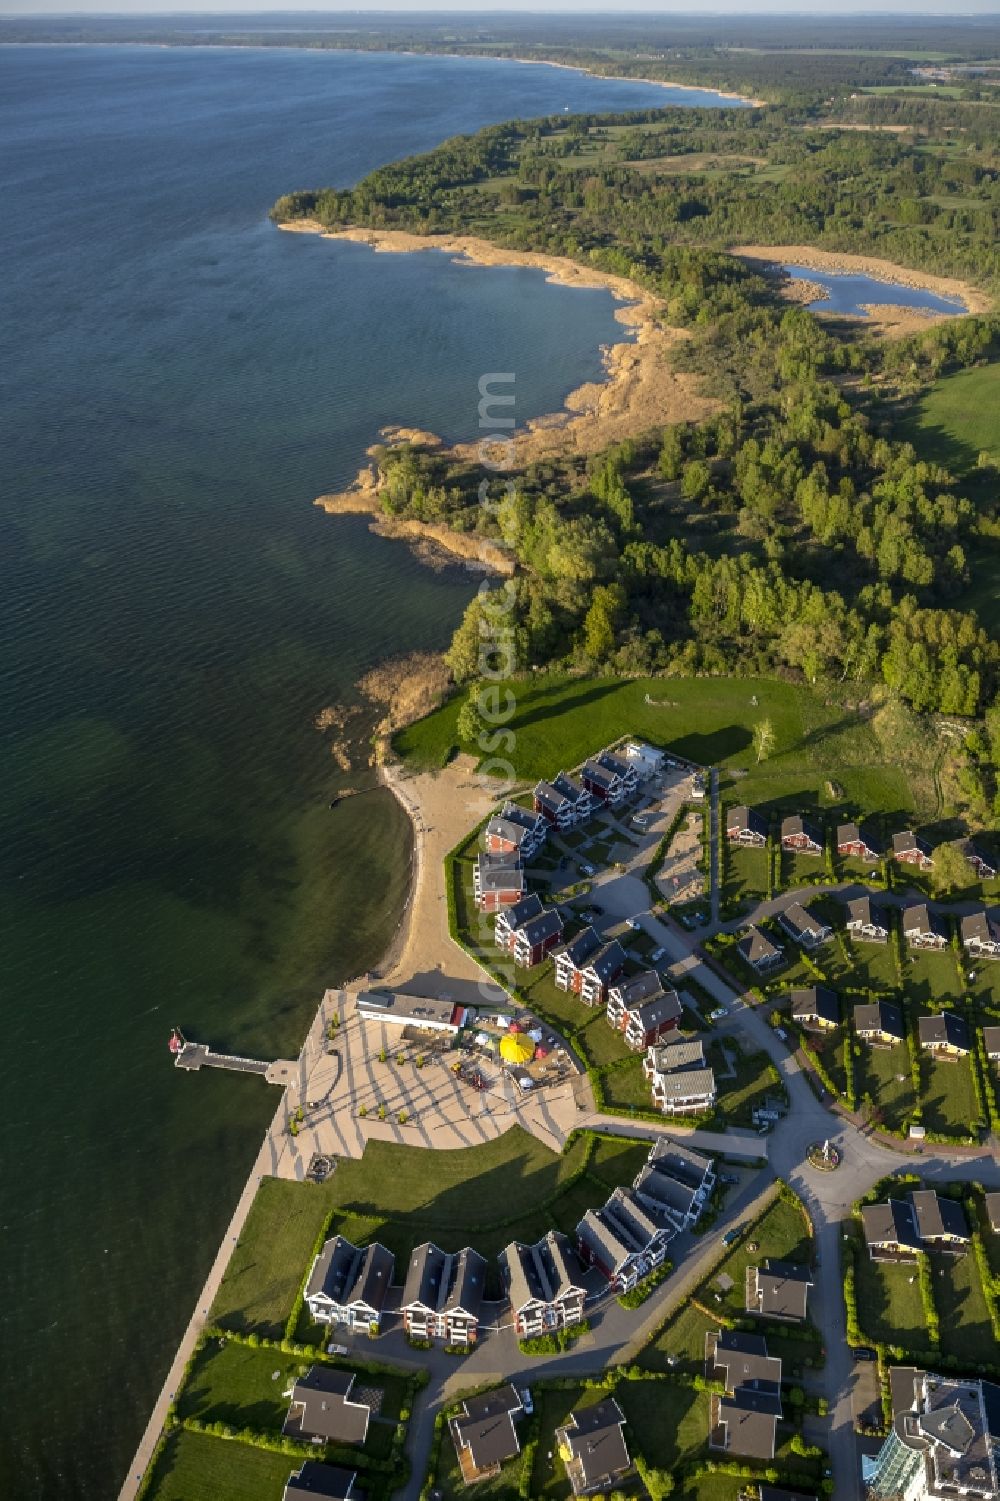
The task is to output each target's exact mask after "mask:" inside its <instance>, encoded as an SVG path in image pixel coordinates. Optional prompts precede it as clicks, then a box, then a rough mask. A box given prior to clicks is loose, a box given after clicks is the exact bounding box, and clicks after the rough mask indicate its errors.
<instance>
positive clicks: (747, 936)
mask: <svg viewBox="0 0 1000 1501" xmlns="http://www.w3.org/2000/svg"><path fill="white" fill-rule="evenodd" d="M736 947H737V948H738V950H739V952H740V953H741V954H742V955H743V956H744V958H745V959H748V960H749V961H750V963H751V964H753V963H755V962H757V961H759V960H761V959H769V958H775V957H776V956H777V955H779V954H780V953H781V950H780V948H779V947H778V945H777V944H776V943H772V942H771V940H770V938H768V936H767V934H766V933H762V932H761V931H760V929H759V928H754V927H750V928H748V929H747V931H746V933H744V935H743V937H742V938H741V939H740V941H739V943H738V944H737V945H736Z"/></svg>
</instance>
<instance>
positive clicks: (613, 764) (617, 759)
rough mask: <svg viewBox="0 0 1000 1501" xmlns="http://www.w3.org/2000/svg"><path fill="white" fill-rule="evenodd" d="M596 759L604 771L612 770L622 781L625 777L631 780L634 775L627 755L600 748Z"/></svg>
mask: <svg viewBox="0 0 1000 1501" xmlns="http://www.w3.org/2000/svg"><path fill="white" fill-rule="evenodd" d="M596 759H597V763H598V765H600V766H603V767H604V768H605V770H606V771H610V772H613V773H614V774H615V776H617V777H621V779H622V781H625V779H626V778H628V779H629V780H632V779H633V778H634V777H635V775H636V770H635V767H634V766H633V765H632V762H631V761H630V760H629V759H628V757H627V756H620V755H619V754H618V752H617V751H613V750H602V751H600V752H599V753H598V755H597V758H596Z"/></svg>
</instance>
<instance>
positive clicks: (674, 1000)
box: [629, 990, 681, 1034]
mask: <svg viewBox="0 0 1000 1501" xmlns="http://www.w3.org/2000/svg"><path fill="white" fill-rule="evenodd" d="M629 1012H630V1014H631V1015H634V1016H636V1017H637V1018H638V1022H639V1026H640V1027H641V1028H642V1031H643V1033H644V1034H645V1033H646V1032H652V1031H653V1030H654V1029H655V1028H656V1027H662V1026H664V1025H665V1024H666V1023H667V1022H672V1021H677V1019H678V1017H679V1016H680V1014H681V1002H680V997H679V996H678V994H677V992H676V990H664V991H663V992H662V993H661V994H660V995H658V996H654V998H653V999H652V1000H650V1001H645V1002H643V1004H642V1005H641V1006H632V1007H629Z"/></svg>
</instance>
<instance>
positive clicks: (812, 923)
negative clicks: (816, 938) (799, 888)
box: [778, 902, 828, 934]
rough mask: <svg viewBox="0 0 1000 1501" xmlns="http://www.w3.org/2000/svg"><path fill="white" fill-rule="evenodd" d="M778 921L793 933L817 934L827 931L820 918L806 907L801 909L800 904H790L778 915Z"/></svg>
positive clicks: (826, 926)
mask: <svg viewBox="0 0 1000 1501" xmlns="http://www.w3.org/2000/svg"><path fill="white" fill-rule="evenodd" d="M778 921H779V922H781V923H784V924H787V926H788V927H789V928H791V930H792V932H793V933H799V934H802V933H818V932H823V931H824V930H825V931H828V925H827V924H826V923H825V922H824V921H823V919H822V918H821V917H816V916H815V915H814V914H813V913H812V912H810V910H809V908H808V907H803V905H802V903H801V902H792V903H791V904H790V905H789V906H787V907H786V908H785V909H784V911H783V912H780V913H779V914H778Z"/></svg>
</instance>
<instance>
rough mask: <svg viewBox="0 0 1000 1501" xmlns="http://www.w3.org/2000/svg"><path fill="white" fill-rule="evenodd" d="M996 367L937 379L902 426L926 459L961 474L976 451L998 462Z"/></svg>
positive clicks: (999, 379) (999, 375)
mask: <svg viewBox="0 0 1000 1501" xmlns="http://www.w3.org/2000/svg"><path fill="white" fill-rule="evenodd" d="M998 414H1000V364H993V365H982V366H978V367H976V368H974V369H972V370H959V371H957V372H956V373H955V374H954V375H946V376H945V377H944V379H943V380H939V381H938V382H937V384H936V385H934V386H933V387H932V388H931V389H930V390H929V391H928V392H927V394H926V395H925V396H923V397H922V398H921V399H920V401H919V402H918V403H917V405H916V407H915V408H914V410H913V412H912V413H911V414H910V416H909V417H908V419H907V421H906V422H905V423H904V424H903V425H902V430H901V432H900V436H901V437H904V436H905V437H907V438H909V440H910V441H911V442H912V443H913V444H914V445H915V446H917V447H918V448H919V449H920V452H921V453H923V454H926V455H927V456H928V457H931V458H936V459H939V460H940V461H941V462H942V463H944V464H947V465H948V467H949V468H951V469H953V470H957V471H958V472H959V473H962V472H964V471H965V470H967V469H971V468H973V466H974V465H975V463H976V458H977V456H978V454H979V453H981V452H986V453H988V454H989V455H990V458H991V460H992V461H993V463H995V464H997V463H1000V415H998Z"/></svg>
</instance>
